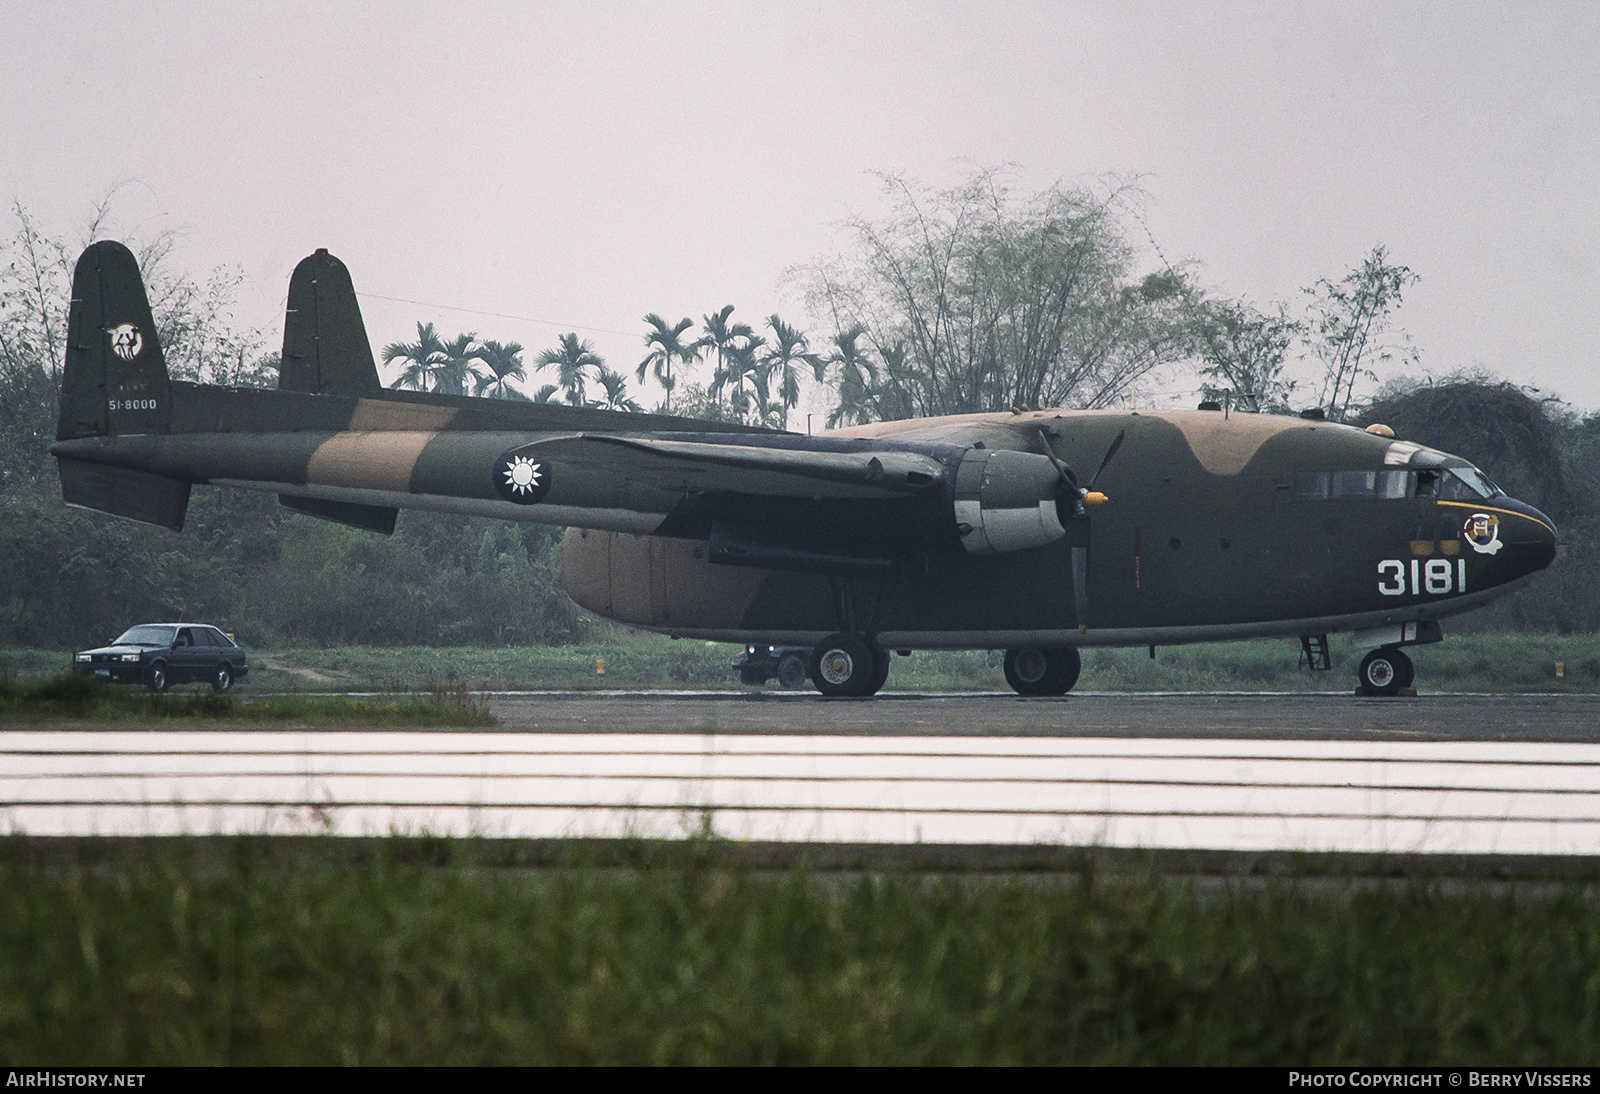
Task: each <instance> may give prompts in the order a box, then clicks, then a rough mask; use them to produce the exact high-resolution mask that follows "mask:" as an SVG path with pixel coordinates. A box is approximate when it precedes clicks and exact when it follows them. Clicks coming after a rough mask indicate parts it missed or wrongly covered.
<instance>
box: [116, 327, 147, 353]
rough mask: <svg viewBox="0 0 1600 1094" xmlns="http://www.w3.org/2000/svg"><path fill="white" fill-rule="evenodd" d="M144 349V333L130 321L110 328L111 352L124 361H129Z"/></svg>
mask: <svg viewBox="0 0 1600 1094" xmlns="http://www.w3.org/2000/svg"><path fill="white" fill-rule="evenodd" d="M142 349H144V335H142V334H140V333H139V328H138V327H136V326H134V325H133V324H132V323H123V324H122V325H121V326H119V327H112V328H111V352H112V353H115V354H116V355H117V356H118V357H120V358H122V359H123V360H124V361H131V360H133V359H134V358H135V357H137V356H139V351H140V350H142Z"/></svg>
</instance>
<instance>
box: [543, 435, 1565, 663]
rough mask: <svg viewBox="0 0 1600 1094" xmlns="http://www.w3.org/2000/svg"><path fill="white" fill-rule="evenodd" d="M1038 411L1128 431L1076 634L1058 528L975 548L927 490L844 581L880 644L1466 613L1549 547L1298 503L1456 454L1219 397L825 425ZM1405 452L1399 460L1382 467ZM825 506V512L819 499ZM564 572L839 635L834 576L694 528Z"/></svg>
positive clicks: (1442, 514) (638, 593) (684, 629)
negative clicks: (730, 560) (706, 536)
mask: <svg viewBox="0 0 1600 1094" xmlns="http://www.w3.org/2000/svg"><path fill="white" fill-rule="evenodd" d="M1041 426H1043V427H1044V428H1045V429H1046V430H1047V431H1048V433H1049V434H1050V435H1051V438H1050V439H1051V444H1052V447H1053V449H1054V451H1055V453H1056V454H1057V455H1058V456H1059V457H1060V458H1061V459H1062V460H1063V461H1064V462H1065V463H1067V464H1068V465H1070V466H1074V467H1093V466H1094V465H1095V464H1096V463H1097V462H1098V461H1099V459H1100V457H1101V456H1102V455H1103V454H1104V453H1105V451H1106V450H1107V447H1108V446H1109V445H1110V444H1111V443H1112V441H1113V439H1114V438H1115V437H1116V436H1117V434H1118V433H1119V432H1122V431H1126V433H1127V439H1126V442H1125V444H1124V446H1123V448H1122V449H1121V451H1120V453H1119V454H1118V456H1117V458H1116V460H1115V461H1114V462H1113V463H1112V464H1111V466H1110V468H1109V469H1108V470H1107V472H1106V474H1105V476H1104V477H1103V478H1102V479H1101V481H1100V483H1099V484H1098V485H1099V488H1100V489H1103V490H1104V491H1105V493H1107V494H1108V495H1109V497H1110V500H1109V502H1108V503H1107V504H1105V505H1104V506H1102V507H1100V508H1099V509H1098V510H1097V511H1096V512H1095V514H1094V518H1093V531H1092V537H1091V544H1090V555H1089V558H1090V566H1089V575H1090V577H1089V580H1090V596H1089V611H1088V630H1087V631H1086V632H1083V633H1080V632H1079V631H1078V629H1077V628H1076V627H1075V626H1074V624H1073V620H1074V606H1073V589H1072V579H1071V566H1070V562H1069V552H1068V547H1067V544H1066V542H1065V541H1064V540H1063V541H1059V542H1056V543H1052V544H1048V545H1045V546H1041V547H1037V548H1033V549H1029V550H1021V551H1013V552H1007V553H1003V554H987V555H974V554H970V553H969V552H967V551H966V550H964V549H963V548H962V546H961V545H960V543H959V537H958V535H957V533H956V531H955V528H954V523H955V522H954V520H953V518H952V517H951V516H950V507H949V502H948V501H947V500H945V499H940V501H939V503H938V504H936V505H934V506H931V508H932V509H933V512H929V513H918V512H916V511H914V510H913V509H911V508H907V509H906V510H904V511H902V512H901V513H899V514H897V515H896V518H895V519H896V520H897V521H900V522H902V523H901V527H902V528H907V527H914V526H917V525H919V524H924V525H926V526H927V528H928V529H929V532H930V534H928V535H926V536H925V537H924V538H923V540H922V542H921V543H920V544H917V545H916V547H917V549H915V550H912V551H908V552H907V553H906V554H905V555H904V556H903V557H902V558H901V559H900V563H901V564H900V565H899V566H897V567H896V568H895V570H894V571H893V572H891V573H888V574H884V575H869V576H856V577H854V578H851V579H850V580H851V581H852V583H853V587H854V590H855V593H856V595H857V597H858V599H859V600H863V601H866V602H868V603H874V604H876V605H877V613H876V618H875V619H874V621H873V622H874V626H873V630H874V631H875V632H876V633H877V634H878V636H879V638H880V640H881V641H882V642H883V643H884V644H885V645H886V646H892V647H914V648H962V647H967V648H998V647H1016V646H1023V645H1134V644H1139V645H1142V644H1145V643H1156V644H1171V643H1178V642H1188V641H1205V640H1212V639H1221V638H1235V637H1249V636H1259V635H1274V634H1288V635H1298V634H1315V633H1322V632H1326V631H1344V630H1353V629H1362V628H1371V627H1378V626H1382V625H1385V624H1394V623H1401V622H1406V621H1412V620H1427V619H1437V618H1439V617H1442V616H1445V615H1448V614H1451V613H1453V612H1459V611H1464V610H1467V609H1469V608H1473V607H1477V606H1479V605H1481V604H1483V603H1485V602H1487V601H1488V600H1490V599H1492V598H1494V597H1496V596H1499V595H1501V594H1503V593H1504V592H1505V591H1507V588H1508V587H1509V586H1512V585H1514V584H1517V583H1520V582H1521V581H1522V580H1523V579H1524V578H1525V577H1526V576H1527V575H1529V574H1531V573H1533V572H1535V571H1536V570H1539V569H1542V568H1543V567H1544V566H1546V565H1548V564H1549V562H1550V561H1551V559H1552V558H1553V557H1554V552H1555V542H1556V541H1555V530H1554V528H1553V526H1552V525H1551V523H1550V521H1549V520H1548V519H1547V518H1545V517H1544V516H1543V515H1542V514H1540V513H1539V512H1538V511H1537V510H1534V509H1532V508H1531V507H1529V506H1526V505H1523V504H1522V503H1520V502H1517V501H1514V500H1512V499H1510V498H1507V497H1504V496H1498V497H1495V498H1492V499H1478V500H1474V501H1457V500H1438V499H1435V498H1433V497H1419V496H1415V491H1408V492H1407V496H1405V497H1400V498H1381V497H1377V496H1375V495H1373V496H1367V497H1341V498H1334V497H1329V498H1325V499H1309V498H1301V497H1298V496H1297V491H1296V477H1297V474H1298V473H1300V472H1335V471H1346V472H1361V471H1371V472H1374V473H1378V472H1385V471H1387V472H1391V473H1392V472H1396V471H1405V470H1414V468H1415V467H1426V468H1448V467H1455V466H1459V467H1468V466H1470V465H1468V464H1467V462H1466V461H1464V460H1460V459H1456V458H1454V457H1448V456H1444V455H1443V454H1441V453H1429V452H1427V451H1426V450H1421V451H1418V450H1416V448H1415V446H1409V445H1400V446H1396V445H1395V443H1394V442H1393V441H1391V440H1389V439H1387V438H1383V437H1378V436H1373V435H1371V434H1368V433H1365V432H1363V431H1361V430H1359V429H1355V428H1352V427H1349V426H1342V425H1334V424H1330V423H1326V422H1317V421H1306V420H1302V419H1297V418H1285V417H1277V416H1267V415H1254V414H1248V415H1241V414H1231V415H1228V416H1226V417H1225V416H1224V415H1223V414H1222V413H1218V412H1212V411H1190V412H1151V411H1144V412H1087V411H1036V412H1025V413H1022V414H1000V415H993V414H989V415H968V416H962V417H957V418H947V419H934V420H921V421H910V422H891V423H884V424H881V425H875V426H866V427H861V428H858V429H851V430H845V431H841V432H839V433H835V434H830V435H829V436H834V437H853V438H876V439H885V440H892V441H895V442H900V443H906V444H933V445H953V446H960V447H961V448H967V447H969V446H971V445H973V444H982V445H984V446H985V447H986V448H988V449H1006V448H1013V449H1022V450H1027V449H1028V448H1029V446H1030V442H1032V443H1033V444H1034V445H1036V444H1037V442H1036V441H1033V438H1035V437H1037V435H1038V430H1039V428H1040V427H1041ZM1407 449H1410V450H1411V451H1409V452H1408V451H1407ZM1400 456H1404V457H1407V458H1406V459H1405V461H1404V462H1401V463H1396V462H1395V460H1396V458H1397V457H1400ZM1386 460H1388V461H1389V462H1387V463H1386V462H1385V461H1386ZM1412 461H1418V462H1417V463H1416V464H1415V465H1414V464H1413V462H1412ZM817 508H818V518H819V519H823V520H826V519H828V517H829V516H830V514H828V513H827V512H826V510H827V508H828V507H826V506H823V505H819V506H818V507H817ZM1485 512H1488V513H1492V514H1494V515H1495V516H1496V517H1497V518H1498V519H1499V522H1500V523H1499V539H1500V545H1499V547H1500V549H1497V550H1495V551H1494V552H1493V553H1483V552H1480V551H1479V550H1477V549H1475V548H1474V547H1473V546H1472V545H1471V544H1470V543H1469V542H1468V541H1467V540H1466V539H1465V538H1464V537H1463V535H1462V529H1463V526H1464V525H1465V523H1466V522H1467V519H1468V518H1469V517H1471V516H1472V515H1474V514H1479V513H1485ZM837 519H839V520H841V521H843V520H848V519H849V516H848V515H847V514H845V513H843V512H840V513H838V514H837ZM856 519H857V520H858V521H859V520H861V519H862V516H861V515H860V514H857V515H856ZM941 531H943V534H942V535H941V534H939V533H940V532H941ZM861 534H862V530H861V528H860V526H859V524H858V525H857V528H856V530H855V531H852V530H851V528H850V527H849V526H847V525H846V526H843V527H840V528H839V537H838V538H839V539H841V540H844V541H848V540H849V539H850V538H851V537H852V536H853V535H861ZM880 534H881V532H880ZM1430 563H1431V570H1430V568H1429V567H1430ZM1386 564H1387V565H1386ZM1413 571H1415V573H1413ZM1446 571H1448V573H1446ZM565 572H566V577H567V584H568V589H569V591H570V592H571V594H572V596H573V597H574V599H576V600H577V601H578V602H579V603H580V604H582V605H583V606H584V607H586V608H589V609H591V610H592V611H595V612H597V613H598V614H601V615H605V616H607V617H609V618H613V619H617V620H620V621H622V622H626V623H632V624H634V625H637V626H642V627H651V628H654V629H658V630H663V631H668V632H670V633H673V634H680V635H684V636H693V637H704V638H712V639H720V640H725V641H748V642H763V643H774V644H776V643H796V644H805V643H812V642H815V641H818V640H820V639H821V638H822V637H823V636H824V635H825V634H827V633H829V632H831V631H834V630H837V629H839V628H838V618H837V610H836V607H835V598H834V595H833V590H832V589H831V588H830V585H829V581H828V578H827V577H826V576H824V575H820V574H816V573H802V572H782V571H768V570H760V569H738V568H734V567H728V566H718V565H712V564H711V563H710V562H709V561H708V560H707V551H706V544H705V543H704V542H698V541H687V540H673V539H664V538H659V537H640V536H629V535H616V534H604V533H596V532H584V531H578V530H573V531H569V532H568V533H567V537H566V565H565ZM1430 577H1431V579H1432V580H1431V581H1430ZM880 597H881V602H879V598H880Z"/></svg>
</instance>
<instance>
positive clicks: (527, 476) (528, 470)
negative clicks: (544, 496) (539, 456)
mask: <svg viewBox="0 0 1600 1094" xmlns="http://www.w3.org/2000/svg"><path fill="white" fill-rule="evenodd" d="M543 480H544V465H543V464H541V463H540V462H539V461H537V460H532V459H529V458H528V457H527V456H518V457H517V458H516V459H514V460H512V461H511V462H510V463H509V464H507V465H506V488H507V489H509V490H510V491H511V492H512V493H513V494H531V493H533V492H534V491H535V490H537V489H539V486H540V484H541V482H542V481H543Z"/></svg>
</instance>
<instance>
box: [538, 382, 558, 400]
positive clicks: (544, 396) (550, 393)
mask: <svg viewBox="0 0 1600 1094" xmlns="http://www.w3.org/2000/svg"><path fill="white" fill-rule="evenodd" d="M560 390H561V388H560V386H559V385H557V384H545V385H544V386H543V387H541V388H540V389H539V390H538V392H536V393H535V394H534V396H533V400H532V401H533V402H536V403H548V402H553V401H554V400H555V397H556V392H558V391H560Z"/></svg>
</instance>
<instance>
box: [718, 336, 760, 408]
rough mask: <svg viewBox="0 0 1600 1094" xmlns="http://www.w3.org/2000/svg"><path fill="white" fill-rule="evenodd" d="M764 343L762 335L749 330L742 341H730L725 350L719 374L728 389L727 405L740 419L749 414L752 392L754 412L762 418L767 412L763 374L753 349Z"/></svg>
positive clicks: (755, 349) (757, 348)
mask: <svg viewBox="0 0 1600 1094" xmlns="http://www.w3.org/2000/svg"><path fill="white" fill-rule="evenodd" d="M766 344H767V340H766V339H765V338H762V337H761V336H760V335H757V334H752V335H751V336H750V337H749V338H746V339H745V340H744V342H743V343H741V344H736V345H731V346H729V347H728V350H727V364H726V365H724V366H723V369H722V376H723V381H724V384H725V386H726V387H727V389H728V407H729V408H730V409H731V410H732V411H733V412H734V413H735V414H737V415H738V416H739V419H740V420H741V421H743V420H745V419H746V418H748V417H749V416H750V410H751V403H752V400H751V396H752V394H753V395H754V396H755V398H754V406H755V410H756V412H757V416H758V417H760V418H761V419H763V420H765V418H766V416H767V409H768V408H767V377H766V374H765V372H764V371H763V370H762V367H761V359H760V357H759V356H757V352H758V351H759V350H760V349H761V347H762V346H764V345H766Z"/></svg>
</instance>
